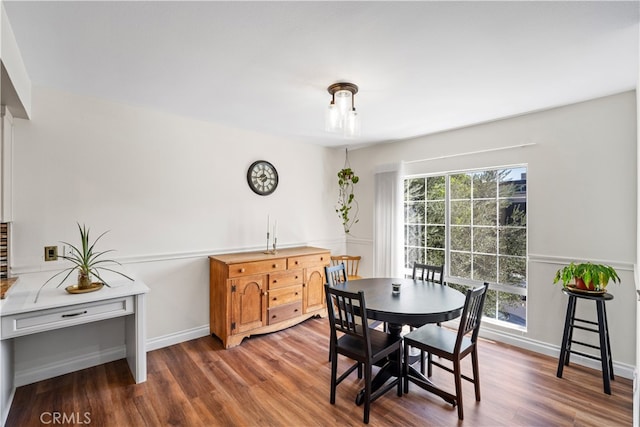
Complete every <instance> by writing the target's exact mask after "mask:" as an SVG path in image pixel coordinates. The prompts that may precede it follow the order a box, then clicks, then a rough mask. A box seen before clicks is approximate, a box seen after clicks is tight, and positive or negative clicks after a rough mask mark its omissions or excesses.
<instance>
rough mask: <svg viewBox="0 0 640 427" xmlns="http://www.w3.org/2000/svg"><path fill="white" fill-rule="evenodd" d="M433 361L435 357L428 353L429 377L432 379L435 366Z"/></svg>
mask: <svg viewBox="0 0 640 427" xmlns="http://www.w3.org/2000/svg"><path fill="white" fill-rule="evenodd" d="M432 361H433V355H432V354H431V353H427V376H428V377H429V378H431V375H433V365H432V364H431V362H432Z"/></svg>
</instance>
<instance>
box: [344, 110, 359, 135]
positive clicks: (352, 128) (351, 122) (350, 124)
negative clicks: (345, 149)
mask: <svg viewBox="0 0 640 427" xmlns="http://www.w3.org/2000/svg"><path fill="white" fill-rule="evenodd" d="M343 130H344V136H345V137H347V138H356V137H358V136H360V117H359V116H358V113H357V112H356V109H355V108H354V109H353V110H351V111H349V112H348V113H347V115H346V117H345V120H344V129H343Z"/></svg>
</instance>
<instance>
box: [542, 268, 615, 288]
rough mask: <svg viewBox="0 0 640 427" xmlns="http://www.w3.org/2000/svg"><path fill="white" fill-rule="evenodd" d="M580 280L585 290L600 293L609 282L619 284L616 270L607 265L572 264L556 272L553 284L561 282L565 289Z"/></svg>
mask: <svg viewBox="0 0 640 427" xmlns="http://www.w3.org/2000/svg"><path fill="white" fill-rule="evenodd" d="M580 280H582V281H583V282H584V285H585V286H586V289H590V290H596V291H600V290H603V289H605V288H606V287H607V284H609V281H612V282H614V283H619V282H620V277H619V276H618V273H617V272H616V270H615V269H614V268H613V267H611V266H608V265H604V264H592V263H590V262H587V263H578V264H576V263H573V262H572V263H570V264H569V265H567V266H565V267H563V268H561V269H559V270H558V271H556V275H555V277H554V279H553V283H558V282H562V286H563V287H565V288H566V287H568V285H569V283H571V282H572V281H575V282H576V284H578V282H579V281H580Z"/></svg>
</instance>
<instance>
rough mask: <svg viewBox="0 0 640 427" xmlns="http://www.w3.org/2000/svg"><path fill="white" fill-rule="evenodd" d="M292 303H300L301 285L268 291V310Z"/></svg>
mask: <svg viewBox="0 0 640 427" xmlns="http://www.w3.org/2000/svg"><path fill="white" fill-rule="evenodd" d="M294 301H302V285H294V286H288V287H286V288H280V289H275V290H270V291H269V308H271V307H277V306H279V305H283V304H289V303H290V302H294Z"/></svg>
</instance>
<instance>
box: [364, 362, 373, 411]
mask: <svg viewBox="0 0 640 427" xmlns="http://www.w3.org/2000/svg"><path fill="white" fill-rule="evenodd" d="M372 374H373V373H372V366H371V364H370V363H367V364H365V367H364V423H365V424H369V411H370V410H371V376H372Z"/></svg>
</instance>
